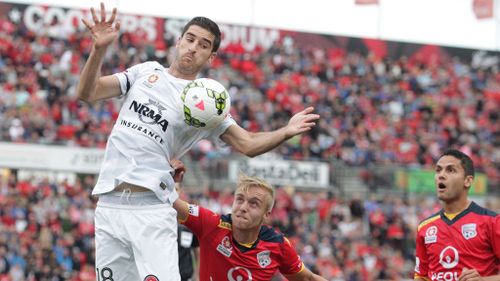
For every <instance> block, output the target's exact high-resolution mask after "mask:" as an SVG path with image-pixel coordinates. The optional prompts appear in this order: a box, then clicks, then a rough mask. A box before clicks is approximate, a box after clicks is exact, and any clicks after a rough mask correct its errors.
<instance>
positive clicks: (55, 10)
mask: <svg viewBox="0 0 500 281" xmlns="http://www.w3.org/2000/svg"><path fill="white" fill-rule="evenodd" d="M1 14H7V16H8V17H9V18H10V20H11V21H12V22H14V23H16V24H24V26H25V27H26V28H27V29H28V30H30V31H33V32H35V33H43V34H47V30H52V31H53V32H49V34H50V35H51V36H54V37H63V38H65V37H67V36H68V35H70V34H72V33H75V32H83V31H84V30H85V26H84V25H83V23H82V21H81V19H82V18H86V19H88V20H89V22H92V19H91V15H90V12H89V11H88V10H79V9H64V8H60V7H47V6H39V5H28V6H25V5H12V6H10V9H6V10H3V11H0V15H1ZM118 20H119V21H120V22H121V28H120V30H121V31H122V32H129V33H138V32H140V33H144V35H145V38H147V40H150V41H155V40H167V39H173V40H176V39H177V38H179V37H180V35H181V33H182V29H183V27H184V25H185V24H186V22H187V20H176V19H164V18H158V17H148V16H137V15H130V14H119V15H118ZM220 29H221V32H222V34H223V35H222V41H221V48H224V47H226V46H227V45H229V44H231V43H239V42H240V43H242V45H243V47H244V48H245V49H246V50H247V51H252V50H254V49H255V48H256V47H257V46H260V47H261V48H263V49H268V48H270V47H271V46H272V45H273V44H274V43H275V42H277V41H279V39H280V31H279V30H277V29H270V28H257V27H244V26H235V25H224V24H221V25H220Z"/></svg>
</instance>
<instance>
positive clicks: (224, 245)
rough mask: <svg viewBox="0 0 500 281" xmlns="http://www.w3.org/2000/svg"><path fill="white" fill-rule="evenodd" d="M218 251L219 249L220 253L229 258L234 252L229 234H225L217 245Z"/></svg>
mask: <svg viewBox="0 0 500 281" xmlns="http://www.w3.org/2000/svg"><path fill="white" fill-rule="evenodd" d="M217 251H219V253H221V254H223V255H224V256H226V257H228V258H229V257H230V256H231V254H232V253H233V246H232V245H231V239H229V237H227V236H224V238H222V241H221V242H220V244H219V245H218V246H217Z"/></svg>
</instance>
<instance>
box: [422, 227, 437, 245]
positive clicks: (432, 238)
mask: <svg viewBox="0 0 500 281" xmlns="http://www.w3.org/2000/svg"><path fill="white" fill-rule="evenodd" d="M437 232H438V229H437V227H436V226H435V225H433V226H431V227H429V228H427V230H426V231H425V239H424V241H425V244H431V243H436V242H437Z"/></svg>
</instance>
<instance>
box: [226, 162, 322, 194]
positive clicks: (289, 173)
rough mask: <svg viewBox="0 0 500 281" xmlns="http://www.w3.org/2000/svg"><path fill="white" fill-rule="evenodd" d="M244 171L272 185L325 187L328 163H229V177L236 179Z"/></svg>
mask: <svg viewBox="0 0 500 281" xmlns="http://www.w3.org/2000/svg"><path fill="white" fill-rule="evenodd" d="M240 173H244V174H246V175H249V176H256V177H259V178H262V179H264V180H266V181H268V182H269V183H271V184H274V185H291V186H296V187H305V188H327V187H328V186H329V179H330V177H329V175H330V174H329V165H328V164H327V163H321V162H302V161H286V160H272V161H269V160H267V159H259V158H254V159H241V160H232V161H231V162H230V163H229V178H230V179H231V180H234V181H236V180H237V179H238V175H239V174H240Z"/></svg>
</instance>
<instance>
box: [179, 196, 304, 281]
mask: <svg viewBox="0 0 500 281" xmlns="http://www.w3.org/2000/svg"><path fill="white" fill-rule="evenodd" d="M231 223H232V221H231V215H222V216H221V215H218V214H215V213H213V212H212V211H210V210H208V209H205V208H203V207H200V206H196V205H189V216H188V218H187V220H186V221H185V222H184V224H185V225H186V226H187V227H189V228H190V229H191V230H192V231H193V233H194V234H195V235H196V236H197V237H198V240H199V244H200V281H225V280H227V281H236V280H242V281H246V280H254V281H264V280H271V278H272V277H273V276H274V274H275V273H276V271H280V272H281V273H282V274H285V275H291V274H295V273H298V272H300V271H301V270H302V269H303V268H304V265H303V263H302V261H301V260H300V257H299V256H298V255H297V252H296V251H295V249H294V248H293V246H292V245H291V244H290V242H289V241H288V240H287V239H286V238H285V237H284V235H283V234H281V233H278V232H276V231H275V230H274V229H272V228H270V227H267V226H262V227H261V229H260V233H259V237H258V239H257V241H255V243H253V245H252V247H250V248H247V247H244V246H242V245H239V244H238V243H237V242H236V241H235V240H234V239H233V233H232V225H231Z"/></svg>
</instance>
